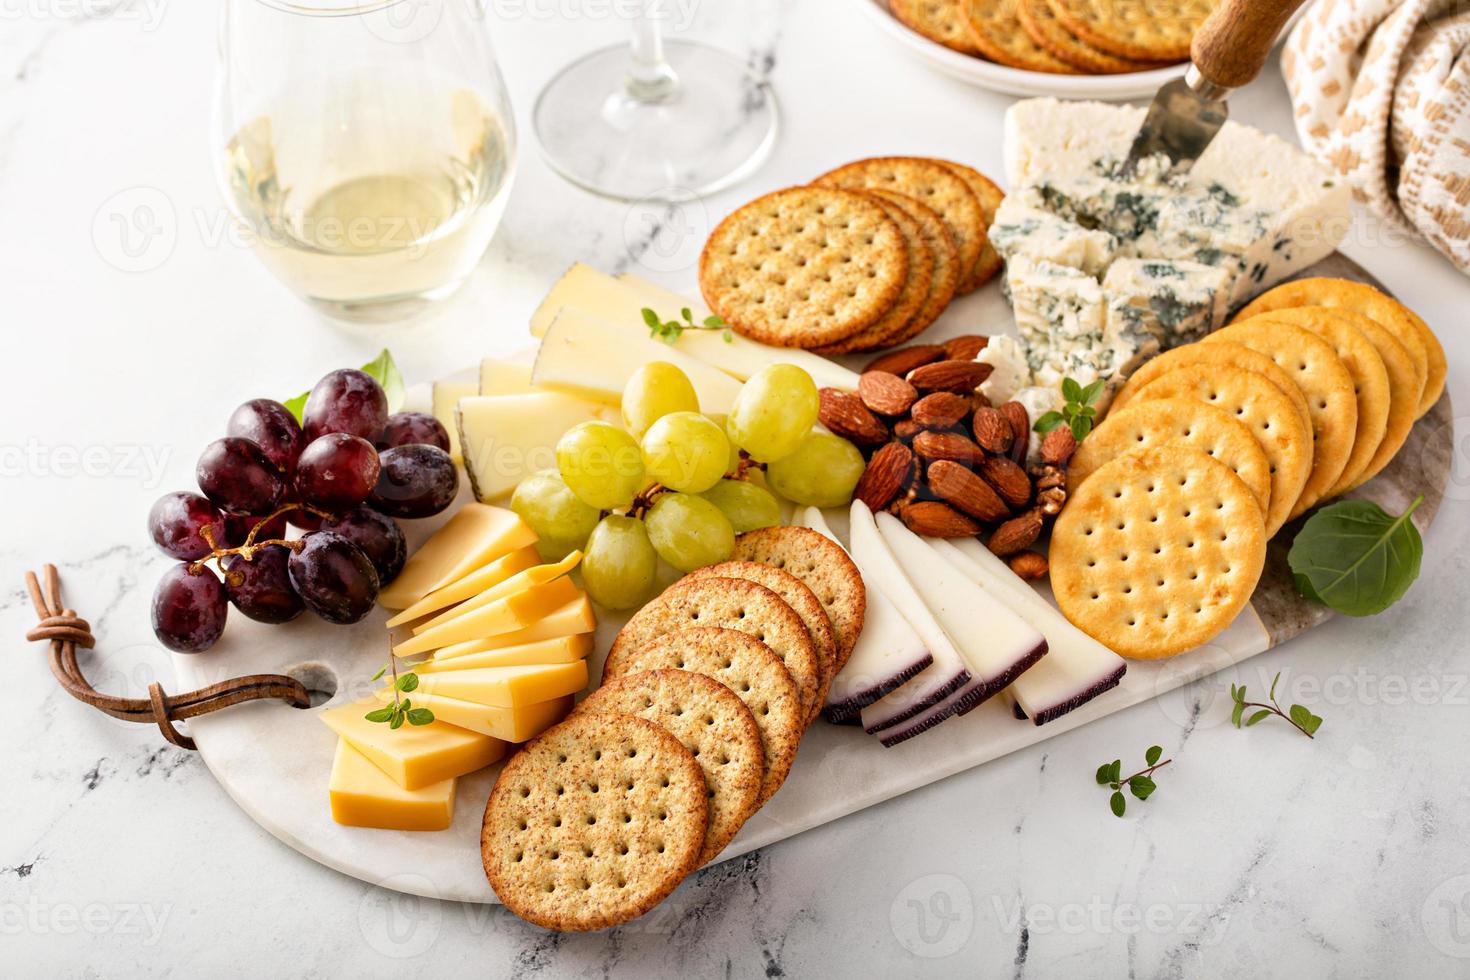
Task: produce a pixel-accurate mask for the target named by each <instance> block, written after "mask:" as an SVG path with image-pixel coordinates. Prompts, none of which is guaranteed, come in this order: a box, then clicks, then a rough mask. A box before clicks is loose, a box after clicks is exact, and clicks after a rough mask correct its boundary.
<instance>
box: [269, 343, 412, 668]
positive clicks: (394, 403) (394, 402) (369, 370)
mask: <svg viewBox="0 0 1470 980" xmlns="http://www.w3.org/2000/svg"><path fill="white" fill-rule="evenodd" d="M360 370H361V371H362V372H363V373H364V374H368V375H371V376H372V378H373V380H374V381H376V382H377V383H378V384H379V385H381V386H382V388H383V394H385V395H387V396H388V414H389V415H392V414H393V413H394V412H396V411H398V410H399V409H400V408H402V407H403V398H404V386H403V375H402V374H401V373H400V372H399V370H398V364H397V363H396V362H395V361H394V360H393V354H392V353H391V352H389V351H388V349H387V348H384V349H383V352H382V353H380V354H379V355H378V356H377V357H375V358H373V359H372V360H371V361H368V362H367V363H366V364H364V365H363V366H362V368H361V369H360ZM310 395H311V392H309V391H303V392H302V393H301V394H299V395H297V396H296V397H295V398H292V399H289V400H287V401H286V402H284V403H283V404H284V405H285V406H286V408H287V409H288V410H289V411H290V412H291V414H292V415H294V416H296V421H297V422H300V421H301V420H302V418H303V417H304V416H305V414H306V399H307V398H308V397H310ZM380 676H381V675H380ZM374 680H376V678H374Z"/></svg>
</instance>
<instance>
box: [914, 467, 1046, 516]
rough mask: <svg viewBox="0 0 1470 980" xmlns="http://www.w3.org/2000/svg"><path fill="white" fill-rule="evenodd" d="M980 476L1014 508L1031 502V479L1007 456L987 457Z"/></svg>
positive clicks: (980, 469) (980, 468)
mask: <svg viewBox="0 0 1470 980" xmlns="http://www.w3.org/2000/svg"><path fill="white" fill-rule="evenodd" d="M921 455H922V454H921ZM979 472H980V476H981V477H983V478H984V480H985V482H986V483H988V484H990V485H991V487H993V488H994V489H995V492H996V493H998V494H1000V499H1002V500H1004V501H1005V502H1006V503H1008V504H1010V505H1011V506H1012V507H1024V506H1026V504H1027V503H1028V502H1029V501H1030V500H1031V478H1030V477H1029V476H1027V475H1026V471H1025V470H1023V469H1021V467H1020V466H1018V465H1017V464H1016V463H1013V462H1012V461H1011V460H1010V459H1009V458H1007V457H1005V456H987V457H986V458H985V460H984V462H982V463H981V464H980V465H979Z"/></svg>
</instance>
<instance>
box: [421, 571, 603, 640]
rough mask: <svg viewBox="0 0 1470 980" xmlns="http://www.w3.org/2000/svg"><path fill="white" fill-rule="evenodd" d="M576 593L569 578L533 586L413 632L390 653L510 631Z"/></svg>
mask: <svg viewBox="0 0 1470 980" xmlns="http://www.w3.org/2000/svg"><path fill="white" fill-rule="evenodd" d="M579 595H581V591H580V590H579V589H578V588H577V585H576V583H575V582H573V581H572V580H571V579H569V578H559V579H557V580H556V581H555V582H548V583H546V584H545V585H535V586H532V587H531V588H529V589H525V590H523V591H521V592H517V593H516V594H515V595H508V596H506V597H505V598H503V599H497V600H496V601H495V602H492V603H490V604H489V605H488V606H481V607H480V608H479V609H474V610H471V611H470V612H467V613H465V614H464V615H463V616H457V617H455V618H454V619H451V620H449V621H448V622H447V623H440V624H439V625H438V626H434V627H432V628H430V629H425V630H423V631H422V632H417V633H415V634H414V636H413V638H412V639H409V640H405V641H404V642H402V643H400V644H398V645H397V646H396V647H394V648H393V652H394V654H396V655H397V656H400V657H412V656H413V655H415V654H418V653H428V652H429V651H430V650H437V649H439V648H440V647H447V646H449V645H450V644H451V643H463V642H465V641H466V640H481V639H484V638H485V637H487V636H499V635H501V634H502V633H512V632H515V631H516V630H521V629H524V628H526V627H527V626H530V625H531V624H532V623H534V622H536V621H537V620H538V619H541V618H542V617H544V616H547V615H550V614H551V613H554V612H556V610H558V609H560V608H561V607H562V606H564V605H566V604H567V603H569V602H571V601H572V600H573V599H575V598H577V596H579Z"/></svg>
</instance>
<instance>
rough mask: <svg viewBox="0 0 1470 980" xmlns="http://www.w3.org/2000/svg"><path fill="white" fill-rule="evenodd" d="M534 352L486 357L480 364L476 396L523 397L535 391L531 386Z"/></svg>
mask: <svg viewBox="0 0 1470 980" xmlns="http://www.w3.org/2000/svg"><path fill="white" fill-rule="evenodd" d="M535 363H536V352H535V351H534V350H527V351H524V352H523V353H520V354H514V355H512V356H510V357H487V358H485V359H484V360H483V361H481V362H480V390H479V391H476V392H471V394H477V395H525V394H529V393H530V392H533V391H535V390H536V389H535V388H534V387H533V386H532V385H531V365H533V364H535Z"/></svg>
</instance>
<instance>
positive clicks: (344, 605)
mask: <svg viewBox="0 0 1470 980" xmlns="http://www.w3.org/2000/svg"><path fill="white" fill-rule="evenodd" d="M304 540H305V542H306V545H305V547H303V548H302V549H301V550H300V551H298V552H294V553H293V554H292V555H291V560H290V566H289V568H290V574H291V586H292V587H293V588H294V589H295V590H296V594H297V595H299V596H301V599H302V601H303V602H305V603H306V608H307V609H310V610H311V611H312V612H314V613H316V614H317V615H318V616H320V617H321V618H322V619H325V620H326V621H327V622H329V623H337V624H340V625H346V624H348V623H356V622H358V621H359V620H361V619H362V618H363V617H365V616H367V614H368V613H370V612H372V611H373V606H374V605H375V604H376V603H377V601H378V573H377V572H375V571H373V563H372V562H371V561H369V560H368V557H367V555H365V554H363V553H362V551H361V550H360V549H359V548H358V547H357V545H355V544H353V543H352V542H350V541H348V540H347V539H346V538H344V537H342V536H341V535H340V534H333V533H332V532H331V531H317V532H315V533H313V534H308V535H307V536H306V537H305V539H304Z"/></svg>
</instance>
